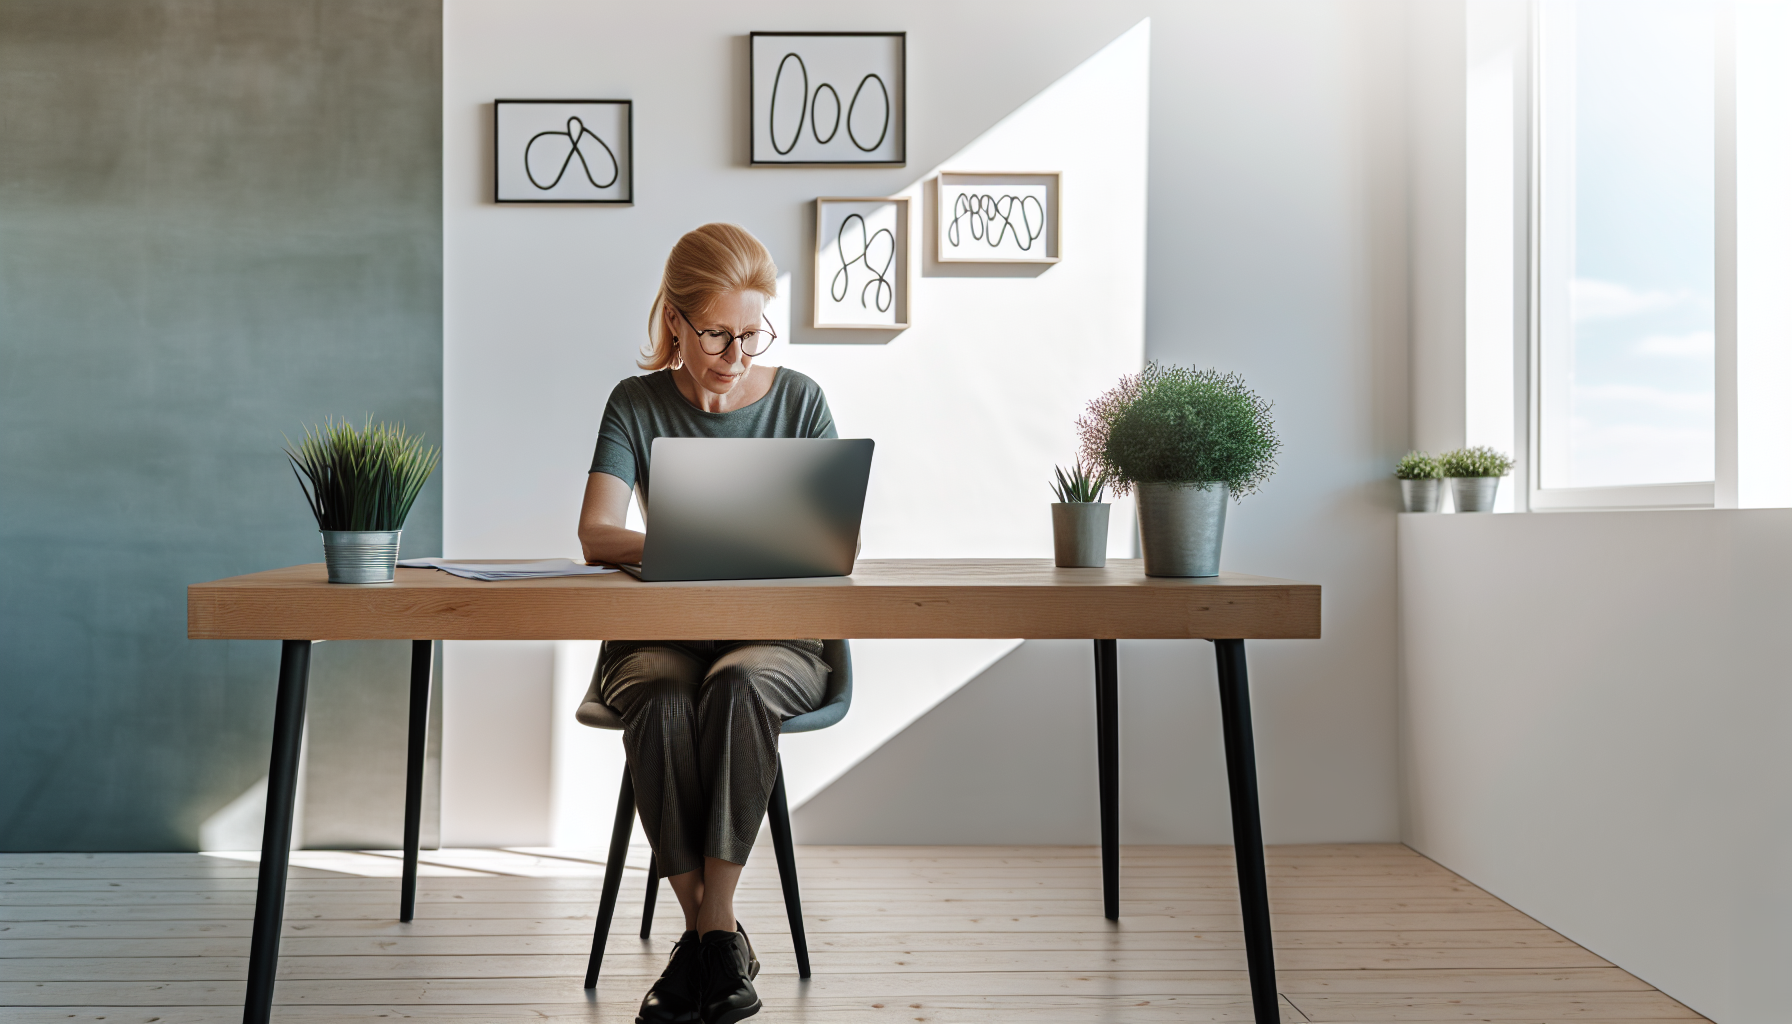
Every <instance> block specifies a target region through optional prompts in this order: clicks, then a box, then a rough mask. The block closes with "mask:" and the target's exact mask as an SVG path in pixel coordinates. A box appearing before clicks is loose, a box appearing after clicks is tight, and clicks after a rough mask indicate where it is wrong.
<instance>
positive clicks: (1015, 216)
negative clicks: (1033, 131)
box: [934, 171, 1064, 264]
mask: <svg viewBox="0 0 1792 1024" xmlns="http://www.w3.org/2000/svg"><path fill="white" fill-rule="evenodd" d="M935 186H936V192H935V199H936V200H937V206H938V208H939V217H938V219H937V223H936V225H935V228H936V230H935V232H934V239H935V249H936V250H937V252H936V256H935V258H937V259H938V260H939V261H940V262H941V263H1041V264H1046V263H1056V262H1058V261H1059V260H1061V259H1062V258H1063V244H1064V240H1063V234H1064V230H1063V222H1062V208H1063V195H1064V174H1063V172H1062V171H941V172H940V174H939V177H938V179H937V180H936V182H935Z"/></svg>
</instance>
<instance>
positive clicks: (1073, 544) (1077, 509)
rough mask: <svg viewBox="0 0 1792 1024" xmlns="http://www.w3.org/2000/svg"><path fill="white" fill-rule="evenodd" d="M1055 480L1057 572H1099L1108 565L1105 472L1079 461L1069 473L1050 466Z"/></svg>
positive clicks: (1106, 484)
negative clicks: (1058, 569)
mask: <svg viewBox="0 0 1792 1024" xmlns="http://www.w3.org/2000/svg"><path fill="white" fill-rule="evenodd" d="M1053 472H1054V473H1055V474H1056V475H1057V479H1056V480H1055V481H1053V482H1052V493H1053V494H1054V495H1056V496H1057V499H1058V500H1057V501H1056V502H1054V503H1053V504H1052V553H1053V555H1054V556H1055V557H1054V562H1055V563H1056V564H1057V566H1058V568H1060V569H1100V568H1102V567H1103V566H1105V565H1107V564H1108V508H1109V506H1108V503H1107V502H1105V501H1102V500H1101V497H1102V494H1103V492H1104V491H1106V490H1107V486H1108V477H1107V474H1106V473H1102V472H1098V471H1095V470H1091V469H1090V468H1089V465H1088V464H1087V463H1085V462H1082V461H1080V460H1079V461H1078V462H1077V464H1076V465H1075V466H1074V467H1072V468H1071V469H1070V470H1069V471H1068V472H1067V471H1065V469H1064V467H1062V466H1055V467H1053Z"/></svg>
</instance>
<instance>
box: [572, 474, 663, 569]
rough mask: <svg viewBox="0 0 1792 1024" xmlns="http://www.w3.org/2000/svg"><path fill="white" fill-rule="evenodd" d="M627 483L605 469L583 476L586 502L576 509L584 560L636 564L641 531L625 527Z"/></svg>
mask: <svg viewBox="0 0 1792 1024" xmlns="http://www.w3.org/2000/svg"><path fill="white" fill-rule="evenodd" d="M629 494H630V491H629V486H628V484H625V483H623V482H622V480H621V479H620V478H618V477H613V476H611V475H610V474H608V473H593V474H591V476H590V477H588V478H587V479H586V480H585V504H584V506H583V507H582V508H580V509H579V548H580V550H582V551H583V552H584V553H585V561H587V562H592V563H596V562H608V563H609V564H611V565H619V564H628V565H638V564H640V561H641V545H642V543H643V542H645V541H646V540H647V535H646V534H644V533H636V532H635V531H634V530H631V529H629V528H628V499H629Z"/></svg>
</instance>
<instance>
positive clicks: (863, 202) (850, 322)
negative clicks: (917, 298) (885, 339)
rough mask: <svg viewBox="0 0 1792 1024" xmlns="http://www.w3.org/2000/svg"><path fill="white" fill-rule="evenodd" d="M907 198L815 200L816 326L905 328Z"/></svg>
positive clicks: (908, 293) (907, 301)
mask: <svg viewBox="0 0 1792 1024" xmlns="http://www.w3.org/2000/svg"><path fill="white" fill-rule="evenodd" d="M909 236H910V229H909V198H908V197H907V196H896V197H891V198H847V197H835V196H824V197H821V198H819V199H816V200H815V279H814V280H815V308H814V315H813V319H812V321H811V322H812V323H813V325H814V326H815V327H817V328H822V329H826V328H845V329H859V330H886V331H900V330H906V329H907V328H908V326H909V323H910V316H909V312H910V302H909V299H910V292H909Z"/></svg>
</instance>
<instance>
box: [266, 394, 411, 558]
mask: <svg viewBox="0 0 1792 1024" xmlns="http://www.w3.org/2000/svg"><path fill="white" fill-rule="evenodd" d="M440 455H441V453H440V452H438V451H437V450H436V449H434V448H430V449H427V450H425V449H424V447H423V440H422V438H419V437H413V436H411V435H410V434H409V433H407V432H406V431H405V429H404V428H403V427H402V426H400V427H389V426H387V425H386V424H384V423H381V424H379V425H377V426H376V425H374V422H373V417H371V416H369V417H368V418H367V425H366V426H365V427H363V428H362V429H360V430H356V429H355V428H354V426H353V425H352V424H350V423H347V422H343V423H337V422H335V421H333V420H332V421H326V422H325V424H324V425H323V427H321V428H319V429H316V430H313V429H312V428H309V427H307V428H306V429H305V438H304V440H302V441H300V442H299V444H298V450H297V451H294V450H293V449H292V448H291V447H288V448H287V449H286V457H287V458H288V459H290V460H291V461H292V471H293V475H294V476H296V477H298V478H299V487H300V489H302V490H303V491H304V492H305V500H306V502H307V503H308V504H309V505H310V506H311V514H312V515H314V516H316V517H317V528H318V530H319V531H320V532H321V533H322V534H323V535H324V566H325V569H326V571H327V573H328V574H329V579H330V582H331V583H390V582H392V578H393V571H394V568H395V567H396V565H397V563H398V540H399V536H400V534H401V533H402V532H403V531H404V520H405V517H406V516H408V515H410V514H411V505H412V504H414V503H415V502H416V500H417V495H418V494H419V493H421V492H422V490H423V485H424V483H426V482H427V481H428V480H429V477H430V474H431V473H434V472H435V468H436V462H437V460H438V459H439V458H440Z"/></svg>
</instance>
